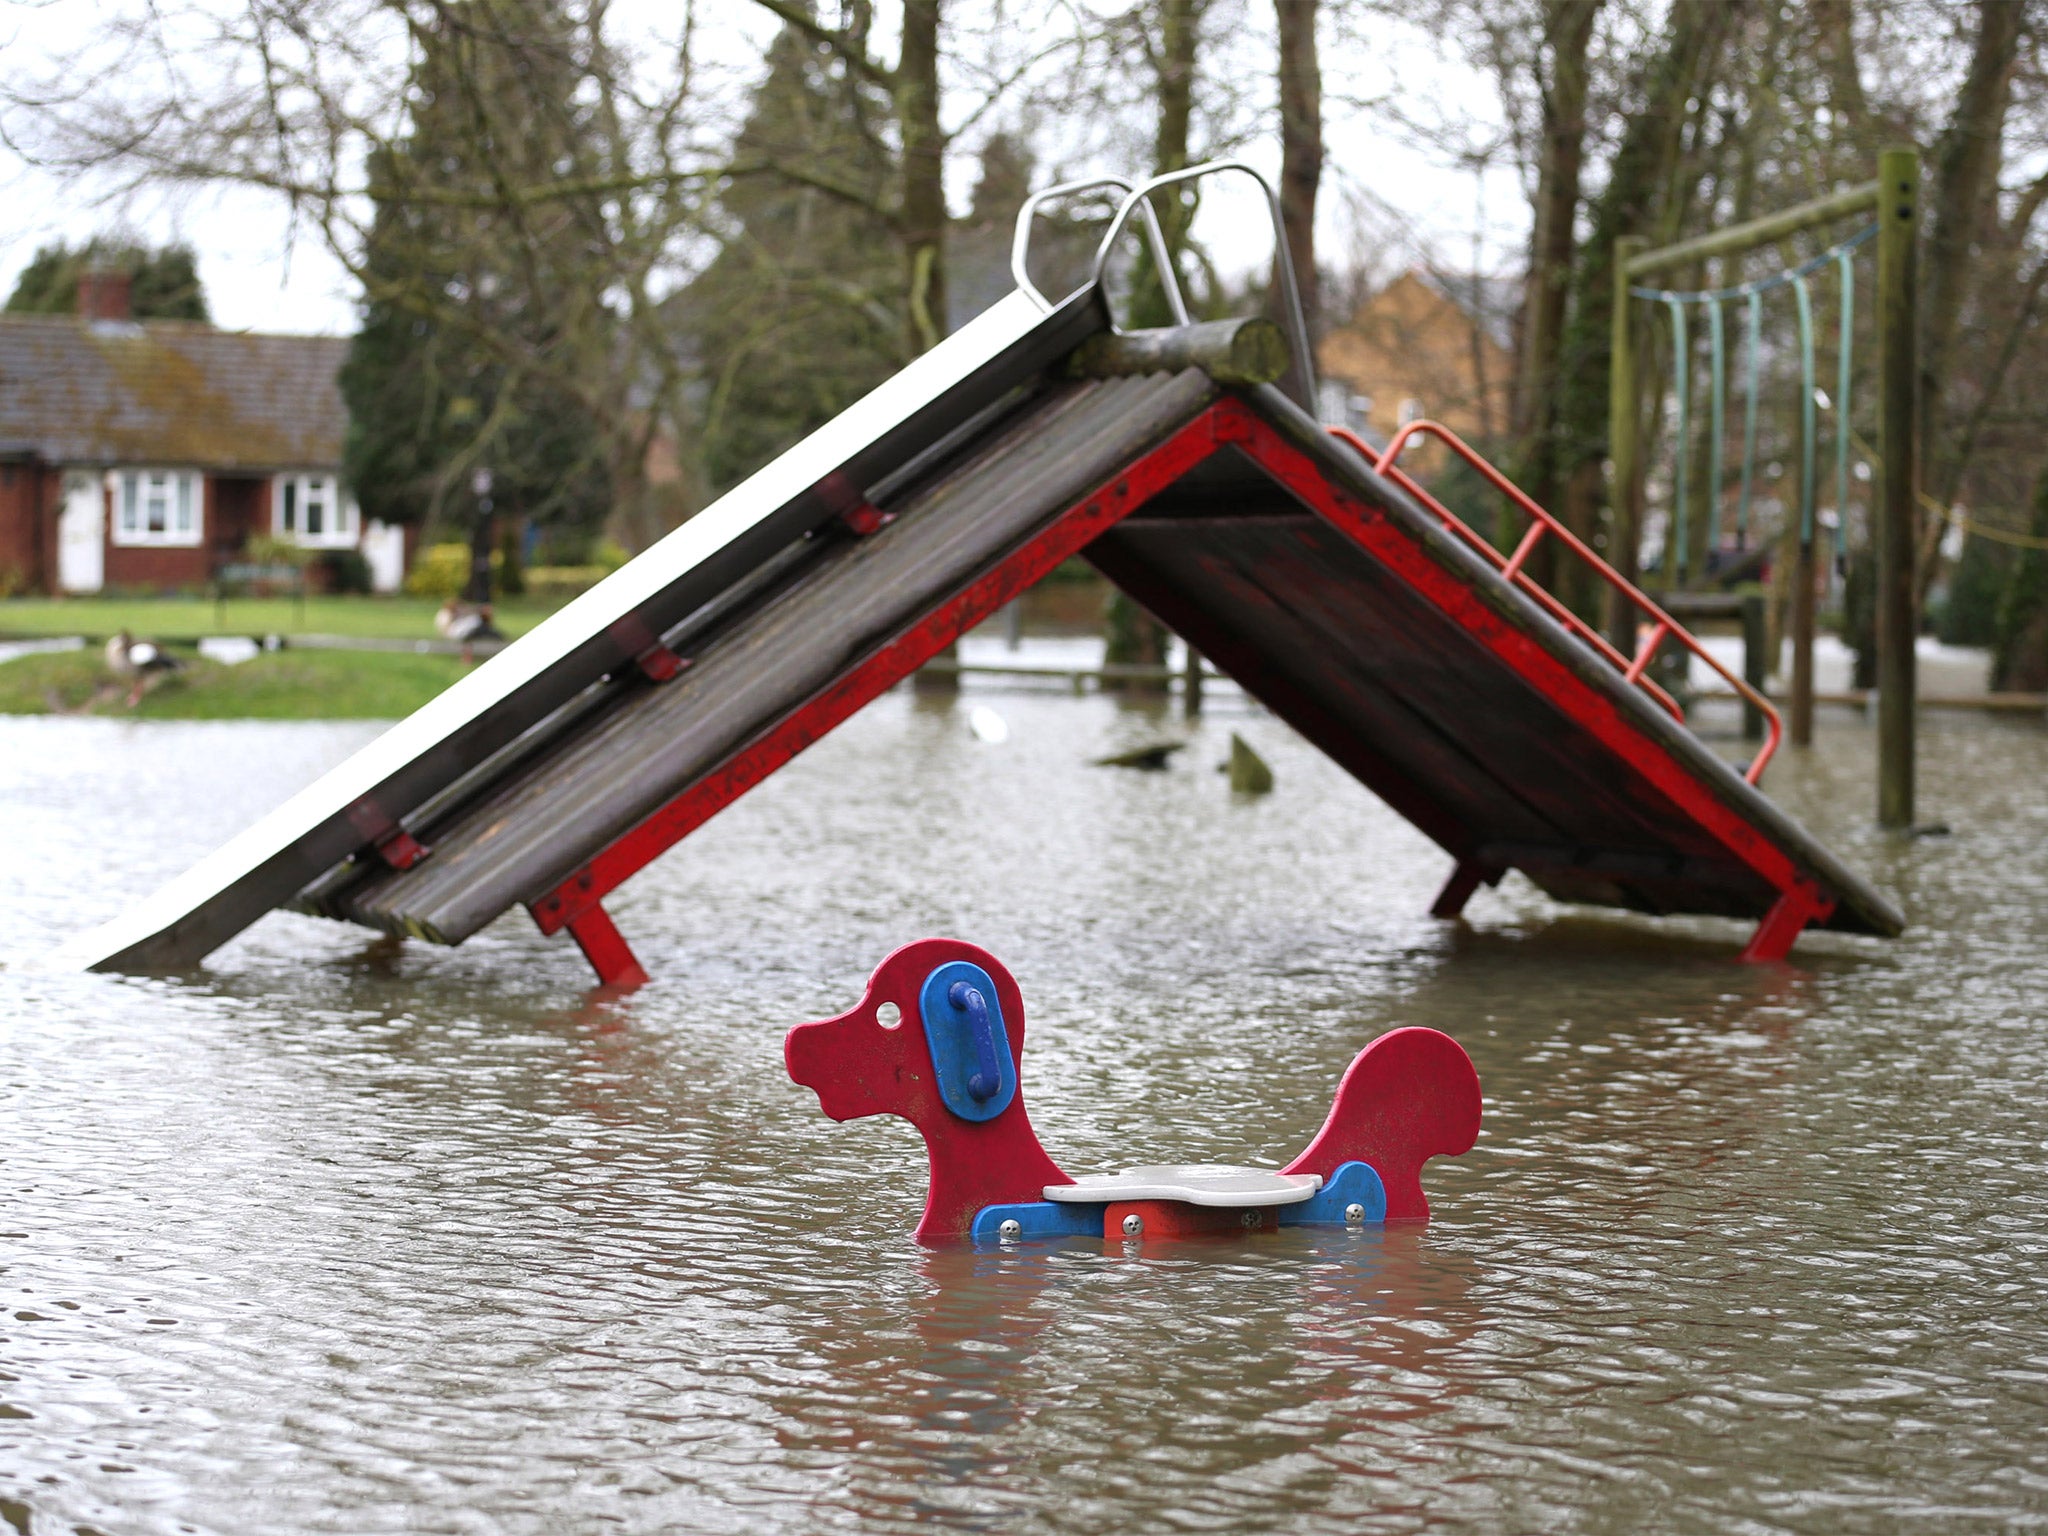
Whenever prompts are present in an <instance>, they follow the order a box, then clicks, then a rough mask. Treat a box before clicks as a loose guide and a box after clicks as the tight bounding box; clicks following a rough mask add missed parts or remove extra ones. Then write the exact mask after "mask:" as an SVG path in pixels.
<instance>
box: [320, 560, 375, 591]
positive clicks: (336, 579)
mask: <svg viewBox="0 0 2048 1536" xmlns="http://www.w3.org/2000/svg"><path fill="white" fill-rule="evenodd" d="M313 564H314V567H315V568H316V569H317V570H318V571H319V573H320V576H321V586H322V588H323V590H325V591H328V592H354V593H361V594H363V595H368V593H369V590H370V562H369V561H368V560H366V559H364V558H363V552H362V551H361V550H359V549H325V550H322V551H321V552H320V553H319V554H318V555H317V556H315V557H314V560H313Z"/></svg>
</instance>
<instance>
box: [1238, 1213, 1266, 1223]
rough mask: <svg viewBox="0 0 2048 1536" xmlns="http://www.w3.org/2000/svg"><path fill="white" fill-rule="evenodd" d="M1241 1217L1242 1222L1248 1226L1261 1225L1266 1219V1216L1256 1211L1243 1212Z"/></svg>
mask: <svg viewBox="0 0 2048 1536" xmlns="http://www.w3.org/2000/svg"><path fill="white" fill-rule="evenodd" d="M1243 1219H1244V1224H1245V1225H1246V1226H1248V1227H1257V1226H1263V1225H1264V1224H1265V1221H1266V1218H1265V1217H1264V1216H1261V1215H1260V1214H1259V1213H1258V1212H1257V1211H1246V1212H1245V1213H1244V1218H1243Z"/></svg>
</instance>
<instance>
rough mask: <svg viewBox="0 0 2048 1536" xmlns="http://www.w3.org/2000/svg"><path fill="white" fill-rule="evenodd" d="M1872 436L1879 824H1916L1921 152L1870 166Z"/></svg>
mask: <svg viewBox="0 0 2048 1536" xmlns="http://www.w3.org/2000/svg"><path fill="white" fill-rule="evenodd" d="M1877 183H1878V192H1877V220H1878V223H1877V347H1878V379H1879V383H1878V392H1879V400H1878V428H1877V431H1878V438H1877V451H1878V455H1879V457H1880V458H1881V459H1882V460H1883V461H1884V462H1883V466H1882V471H1881V474H1880V476H1879V485H1878V494H1877V518H1876V535H1877V537H1876V543H1877V820H1878V825H1879V826H1884V827H1910V826H1912V825H1913V757H1914V748H1913V727H1914V719H1913V717H1914V707H1915V703H1916V695H1917V693H1918V678H1917V668H1916V665H1915V661H1914V655H1913V645H1914V641H1915V639H1916V638H1917V635H1918V631H1919V627H1920V626H1919V612H1918V610H1919V602H1918V583H1917V579H1916V574H1915V572H1914V569H1913V566H1914V560H1915V558H1916V549H1917V544H1918V540H1917V538H1916V536H1915V532H1914V529H1915V523H1916V516H1915V514H1916V512H1917V510H1918V509H1917V507H1916V506H1915V497H1916V492H1917V491H1918V489H1919V483H1920V465H1919V453H1918V448H1919V445H1918V444H1917V443H1916V442H1915V441H1914V440H1913V427H1914V417H1915V412H1914V409H1913V405H1914V398H1913V397H1914V386H1915V382H1916V380H1917V377H1918V374H1919V371H1920V360H1919V356H1918V332H1919V314H1918V307H1919V306H1918V291H1919V273H1918V270H1917V268H1918V255H1917V247H1918V239H1917V236H1918V233H1919V226H1920V155H1919V151H1917V150H1913V149H1888V150H1886V151H1884V153H1883V154H1881V155H1879V156H1878V160H1877Z"/></svg>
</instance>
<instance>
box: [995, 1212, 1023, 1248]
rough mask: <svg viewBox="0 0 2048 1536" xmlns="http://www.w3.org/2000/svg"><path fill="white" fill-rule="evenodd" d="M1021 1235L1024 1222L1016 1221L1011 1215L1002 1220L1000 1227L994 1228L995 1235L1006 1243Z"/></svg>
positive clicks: (1012, 1241)
mask: <svg viewBox="0 0 2048 1536" xmlns="http://www.w3.org/2000/svg"><path fill="white" fill-rule="evenodd" d="M1023 1235H1024V1223H1023V1222H1021V1221H1018V1220H1017V1219H1016V1218H1015V1217H1012V1218H1011V1219H1010V1220H1008V1221H1006V1222H1004V1223H1003V1224H1002V1225H1001V1226H1000V1227H997V1228H996V1236H997V1237H1000V1238H1001V1239H1002V1240H1003V1241H1004V1242H1006V1243H1014V1242H1015V1241H1017V1239H1018V1238H1020V1237H1022V1236H1023Z"/></svg>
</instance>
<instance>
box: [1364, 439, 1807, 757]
mask: <svg viewBox="0 0 2048 1536" xmlns="http://www.w3.org/2000/svg"><path fill="white" fill-rule="evenodd" d="M1330 432H1331V434H1332V435H1333V436H1336V437H1340V438H1342V439H1343V440H1344V441H1345V442H1347V443H1349V444H1350V445H1351V446H1352V447H1354V448H1356V449H1357V450H1358V451H1359V452H1360V453H1361V454H1363V455H1364V456H1365V460H1366V462H1367V463H1368V464H1370V465H1372V466H1373V468H1374V469H1376V470H1377V471H1379V473H1381V474H1382V475H1385V476H1386V477H1387V478H1388V479H1389V480H1392V481H1394V482H1395V483H1396V484H1398V485H1399V486H1400V487H1401V488H1402V489H1403V490H1405V491H1407V492H1408V493H1409V494H1410V495H1411V496H1413V497H1415V499H1416V500H1417V501H1420V502H1421V503H1422V504H1423V505H1424V506H1425V507H1428V508H1429V510H1430V511H1432V512H1434V513H1435V514H1436V515H1437V517H1438V518H1440V519H1441V520H1442V522H1443V525H1444V526H1445V527H1446V528H1448V529H1450V530H1451V531H1452V532H1453V533H1456V534H1457V535H1458V536H1459V537H1461V538H1462V539H1464V540H1465V542H1466V543H1468V544H1470V545H1471V546H1472V547H1473V548H1474V549H1476V550H1478V551H1479V552H1480V553H1481V554H1483V555H1484V556H1486V558H1487V559H1488V560H1491V561H1492V562H1493V563H1494V565H1495V566H1497V567H1498V568H1499V569H1500V572H1501V574H1502V575H1504V576H1506V577H1507V579H1508V580H1509V581H1511V582H1513V583H1514V584H1515V585H1516V586H1518V587H1520V588H1521V589H1522V590H1523V591H1524V592H1526V593H1528V594H1529V596H1531V597H1532V598H1534V599H1535V600H1536V601H1537V602H1538V603H1539V604H1541V605H1542V607H1543V608H1544V610H1545V611H1546V612H1548V613H1549V614H1550V615H1551V616H1552V617H1553V618H1555V619H1556V620H1557V621H1558V622H1559V623H1560V624H1562V625H1564V626H1565V628H1567V629H1569V630H1570V631H1571V632H1572V633H1573V634H1575V635H1577V636H1578V637H1579V638H1580V639H1581V640H1583V641H1585V642H1586V644H1588V645H1590V646H1591V647H1592V648H1593V649H1594V651H1595V652H1597V653H1598V654H1599V655H1600V656H1602V657H1603V658H1605V659H1606V660H1607V661H1609V662H1611V663H1612V664H1613V665H1614V666H1615V667H1616V668H1618V669H1619V670H1620V672H1621V675H1622V678H1623V680H1624V681H1626V682H1630V683H1633V684H1635V685H1636V686H1637V687H1638V688H1641V689H1642V690H1643V691H1644V692H1645V693H1647V694H1649V695H1650V696H1651V697H1652V698H1654V699H1655V700H1656V701H1657V702H1658V703H1659V704H1661V705H1662V706H1663V707H1664V708H1665V709H1667V710H1669V711H1670V713H1671V716H1672V718H1673V719H1675V720H1677V721H1678V722H1679V723H1680V724H1683V723H1684V722H1685V710H1684V709H1683V708H1682V707H1680V705H1679V702H1678V700H1676V699H1674V698H1673V697H1671V695H1670V694H1669V693H1668V692H1666V691H1665V690H1664V689H1663V688H1661V687H1659V686H1658V684H1657V682H1656V680H1655V679H1654V678H1652V677H1650V676H1648V675H1647V669H1648V667H1649V665H1650V662H1651V661H1652V660H1653V659H1654V658H1655V657H1656V654H1657V651H1658V648H1659V647H1660V646H1662V645H1663V644H1664V642H1665V641H1667V640H1675V641H1677V642H1678V644H1679V645H1681V646H1683V647H1684V648H1685V649H1686V650H1687V651H1690V652H1691V653H1692V654H1693V655H1695V656H1697V657H1699V659H1700V660H1701V661H1704V662H1705V663H1706V664H1707V665H1708V666H1709V667H1710V668H1712V669H1713V671H1714V672H1716V673H1717V674H1719V676H1720V677H1721V678H1722V680H1723V681H1725V682H1726V683H1727V684H1728V686H1729V687H1730V688H1732V689H1734V690H1735V693H1736V694H1737V696H1738V697H1740V698H1741V699H1742V700H1743V701H1744V702H1746V703H1747V704H1749V705H1750V706H1751V707H1753V708H1754V709H1755V710H1757V712H1758V713H1759V714H1761V715H1762V716H1763V718H1764V721H1765V733H1764V744H1763V746H1762V747H1761V748H1759V749H1758V751H1757V754H1756V756H1755V758H1753V759H1752V760H1751V762H1750V764H1749V767H1748V768H1747V769H1746V770H1745V771H1744V774H1743V777H1744V778H1746V779H1748V780H1749V782H1750V783H1752V784H1754V783H1756V782H1757V780H1759V779H1760V778H1762V777H1763V772H1764V765H1765V764H1766V763H1768V762H1769V761H1770V760H1771V755H1772V754H1773V753H1774V752H1776V751H1777V750H1778V742H1779V740H1780V739H1781V738H1782V737H1783V735H1784V732H1785V727H1784V722H1783V721H1782V720H1780V719H1779V717H1778V711H1777V710H1776V708H1774V707H1773V706H1772V704H1771V701H1770V700H1769V699H1766V698H1765V697H1764V696H1763V695H1762V694H1761V693H1759V692H1757V690H1756V689H1754V688H1752V687H1751V686H1750V685H1749V684H1748V682H1746V681H1745V680H1744V679H1743V678H1742V677H1740V676H1738V675H1737V674H1736V673H1735V672H1733V671H1731V670H1729V668H1728V667H1727V666H1726V665H1725V664H1724V663H1722V662H1721V660H1720V659H1719V658H1718V657H1716V656H1714V655H1713V653H1712V652H1710V651H1708V650H1707V648H1706V647H1705V646H1703V645H1701V644H1700V642H1699V641H1698V639H1697V638H1695V637H1694V635H1693V634H1692V632H1691V631H1690V630H1688V629H1687V628H1686V627H1685V626H1684V625H1683V624H1680V623H1679V622H1678V620H1676V619H1674V618H1672V617H1671V615H1670V614H1668V613H1666V612H1665V611H1664V610H1663V609H1662V608H1659V607H1658V606H1657V605H1656V604H1655V603H1654V602H1652V601H1651V600H1650V598H1649V596H1648V594H1646V593H1644V592H1643V591H1642V590H1641V589H1640V588H1639V587H1637V586H1636V585H1635V584H1634V583H1633V582H1631V581H1630V580H1629V579H1628V578H1627V577H1625V576H1623V575H1622V574H1621V572H1619V571H1617V570H1616V569H1615V568H1614V567H1613V566H1611V565H1609V564H1608V563H1607V562H1606V561H1605V560H1603V559H1601V558H1600V556H1599V555H1598V554H1597V553H1595V552H1594V551H1593V550H1592V549H1591V548H1590V547H1589V546H1588V545H1587V544H1586V543H1585V542H1584V541H1583V540H1582V539H1580V538H1579V537H1578V536H1577V535H1576V534H1574V533H1573V532H1572V531H1571V530H1570V529H1569V528H1567V527H1565V525H1564V524H1563V523H1560V522H1559V521H1558V520H1557V519H1556V518H1554V517H1552V516H1551V515H1550V514H1549V513H1548V512H1546V511H1545V510H1544V509H1543V508H1542V507H1539V506H1538V505H1537V504H1536V503H1535V502H1533V501H1531V500H1530V499H1529V497H1528V496H1527V495H1525V494H1524V493H1523V491H1522V488H1521V487H1520V486H1518V485H1516V484H1515V483H1514V482H1513V481H1512V480H1510V479H1508V477H1507V476H1506V475H1504V474H1502V473H1501V472H1500V471H1499V470H1497V469H1495V468H1494V467H1493V466H1492V465H1491V464H1489V463H1487V462H1486V460H1485V459H1483V458H1481V457H1480V456H1479V455H1478V454H1477V453H1476V452H1474V451H1473V449H1472V448H1471V446H1470V445H1469V444H1467V443H1466V442H1465V441H1464V439H1462V438H1460V437H1459V436H1458V434H1457V433H1455V432H1453V431H1452V430H1451V429H1450V428H1449V427H1446V426H1444V425H1442V424H1441V423H1439V422H1434V421H1411V422H1409V423H1408V425H1407V426H1405V427H1403V428H1401V430H1400V431H1398V432H1396V433H1395V434H1394V440H1393V441H1392V442H1390V443H1388V444H1387V447H1386V451H1385V452H1384V453H1376V452H1374V451H1373V449H1372V448H1371V446H1369V445H1368V444H1367V443H1366V442H1365V440H1364V439H1363V438H1361V437H1359V435H1358V434H1357V433H1355V432H1351V431H1347V430H1346V429H1345V428H1343V427H1331V428H1330ZM1422 436H1429V437H1433V438H1435V439H1437V441H1439V442H1441V443H1442V444H1444V446H1445V447H1447V448H1449V449H1450V450H1451V451H1452V452H1453V453H1455V454H1457V455H1458V457H1459V458H1461V459H1463V460H1464V461H1465V462H1466V463H1467V464H1469V465H1471V466H1472V468H1473V469H1475V470H1477V471H1478V472H1479V473H1480V475H1481V476H1483V477H1484V478H1485V480H1486V482H1487V484H1489V485H1491V486H1492V487H1493V488H1494V489H1495V490H1497V491H1499V492H1500V493H1501V494H1502V495H1503V496H1505V497H1507V498H1508V499H1509V500H1510V501H1512V502H1513V503H1514V504H1515V505H1516V506H1518V507H1520V508H1521V509H1522V510H1523V511H1524V512H1526V513H1528V515H1529V531H1528V532H1527V533H1525V534H1523V535H1522V537H1521V540H1520V542H1518V543H1517V544H1516V545H1515V548H1514V552H1513V553H1512V554H1508V555H1503V554H1502V553H1501V552H1500V551H1499V550H1497V549H1495V548H1494V547H1493V545H1492V544H1491V543H1489V542H1488V541H1487V540H1485V539H1483V538H1481V537H1480V536H1479V535H1478V534H1477V533H1476V532H1474V531H1473V530H1472V529H1471V528H1469V527H1467V526H1466V525H1465V523H1464V522H1463V521H1462V520H1461V519H1460V518H1459V517H1458V516H1457V514H1456V513H1454V512H1452V511H1451V509H1450V508H1449V507H1446V506H1445V505H1444V504H1443V503H1442V502H1440V501H1438V500H1437V499H1436V498H1435V497H1434V496H1432V495H1430V494H1429V492H1428V491H1426V490H1424V489H1423V488H1422V487H1421V485H1419V484H1418V483H1417V482H1416V481H1415V479H1414V477H1413V476H1411V475H1409V474H1408V473H1407V472H1406V471H1405V470H1403V469H1402V468H1401V467H1400V466H1399V465H1398V464H1397V463H1395V460H1396V459H1398V458H1400V456H1401V451H1402V450H1403V449H1404V448H1406V447H1407V446H1408V445H1409V443H1411V442H1413V441H1414V440H1415V439H1416V438H1417V437H1422ZM1546 534H1548V535H1551V536H1554V537H1555V538H1556V539H1557V540H1558V542H1559V543H1561V544H1563V545H1564V547H1565V548H1566V549H1568V550H1570V551H1571V552H1572V553H1573V554H1575V555H1577V556H1578V557H1579V559H1580V560H1581V561H1583V562H1584V563H1585V564H1586V565H1588V566H1590V567H1591V568H1592V570H1593V573H1594V574H1595V575H1597V576H1598V577H1599V578H1600V579H1601V580H1602V581H1604V582H1606V583H1607V584H1608V585H1609V586H1610V587H1612V588H1614V590H1615V591H1616V592H1619V593H1620V594H1621V596H1622V598H1623V599H1624V600H1625V601H1627V602H1628V603H1630V604H1632V605H1633V606H1634V608H1635V609H1636V611H1637V612H1638V613H1640V614H1642V615H1643V616H1644V617H1645V618H1646V619H1648V620H1649V628H1648V630H1647V632H1646V633H1644V634H1643V638H1642V639H1641V641H1640V642H1639V643H1638V644H1637V646H1636V653H1635V655H1634V656H1633V657H1628V656H1624V655H1622V654H1621V652H1620V651H1618V650H1616V649H1615V648H1614V646H1613V645H1612V644H1611V643H1610V642H1609V641H1608V639H1607V637H1606V636H1605V635H1603V634H1601V633H1600V631H1599V630H1598V629H1596V628H1594V626H1592V625H1591V624H1588V623H1587V622H1586V621H1585V620H1584V619H1582V618H1580V617H1579V616H1578V615H1577V614H1576V613H1574V612H1572V610H1571V609H1570V608H1569V607H1567V606H1566V605H1565V604H1564V603H1563V602H1561V601H1559V600H1558V599H1557V598H1556V597H1554V596H1552V595H1551V594H1550V593H1549V592H1548V591H1546V590H1545V589H1544V588H1543V587H1542V586H1541V585H1540V584H1538V583H1537V581H1536V579H1535V578H1534V577H1532V576H1531V575H1530V574H1529V573H1528V572H1527V571H1526V570H1524V569H1523V566H1524V565H1526V564H1527V563H1528V559H1529V556H1530V555H1531V554H1532V553H1534V552H1535V549H1536V546H1537V545H1538V544H1540V543H1541V542H1542V541H1543V538H1544V536H1545V535H1546Z"/></svg>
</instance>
